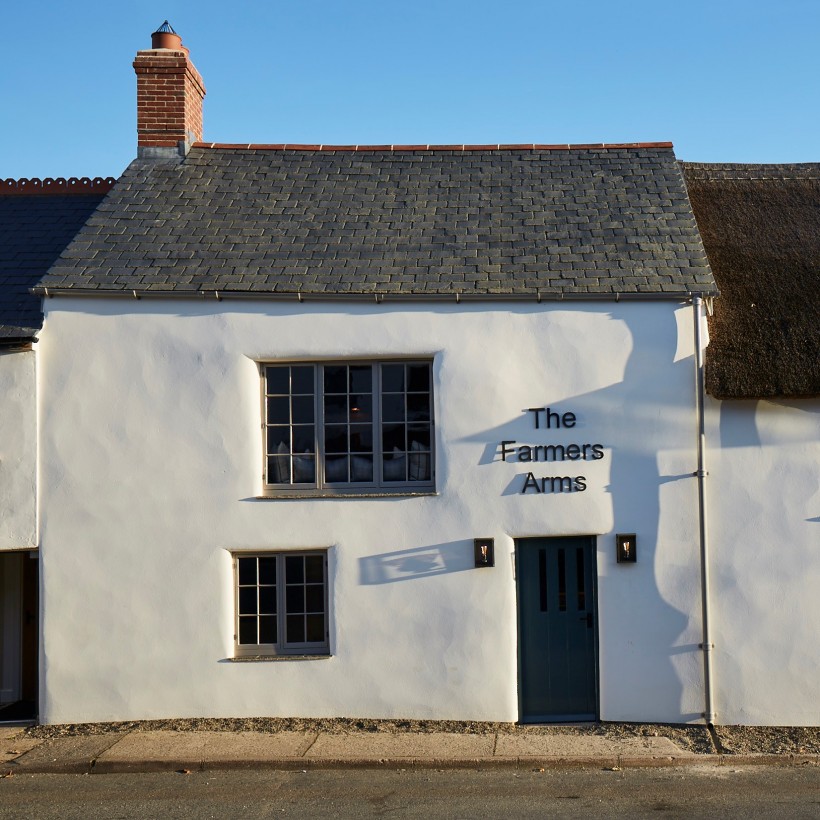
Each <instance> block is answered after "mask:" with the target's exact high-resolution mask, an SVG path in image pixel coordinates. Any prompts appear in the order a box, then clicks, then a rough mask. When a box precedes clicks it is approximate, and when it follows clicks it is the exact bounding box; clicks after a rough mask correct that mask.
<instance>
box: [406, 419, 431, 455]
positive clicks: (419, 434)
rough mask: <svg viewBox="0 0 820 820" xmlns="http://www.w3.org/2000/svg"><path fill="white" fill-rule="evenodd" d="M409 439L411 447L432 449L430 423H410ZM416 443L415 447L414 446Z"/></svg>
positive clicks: (408, 426)
mask: <svg viewBox="0 0 820 820" xmlns="http://www.w3.org/2000/svg"><path fill="white" fill-rule="evenodd" d="M407 441H408V442H409V443H410V449H411V450H413V449H419V450H430V449H431V448H430V425H429V424H408V425H407ZM414 445H415V448H414Z"/></svg>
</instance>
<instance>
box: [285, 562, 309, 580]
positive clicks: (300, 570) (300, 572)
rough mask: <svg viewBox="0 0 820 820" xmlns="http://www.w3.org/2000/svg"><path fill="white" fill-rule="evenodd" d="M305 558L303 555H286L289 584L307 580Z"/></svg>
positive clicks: (286, 578) (286, 575)
mask: <svg viewBox="0 0 820 820" xmlns="http://www.w3.org/2000/svg"><path fill="white" fill-rule="evenodd" d="M304 562H305V559H304V558H303V557H302V556H301V555H286V556H285V581H286V582H287V583H288V584H303V583H304V581H305V563H304Z"/></svg>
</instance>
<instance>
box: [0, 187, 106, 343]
mask: <svg viewBox="0 0 820 820" xmlns="http://www.w3.org/2000/svg"><path fill="white" fill-rule="evenodd" d="M113 182H114V180H113V179H109V180H95V181H92V180H70V181H67V180H44V181H42V182H41V181H40V180H5V181H3V182H0V345H7V344H16V343H25V342H29V341H31V340H32V339H34V338H35V336H36V335H37V331H38V330H39V329H40V327H41V325H42V322H43V313H42V310H41V307H40V303H41V300H40V297H39V296H35V295H33V294H32V293H31V288H33V287H34V286H35V285H36V284H37V282H38V281H39V280H40V278H41V277H42V276H43V275H44V274H45V272H46V271H47V270H48V269H49V267H51V265H52V263H53V262H54V260H55V259H57V257H58V256H59V255H60V254H61V253H62V252H63V251H64V250H65V248H66V246H67V245H68V244H69V242H70V241H71V240H72V239H73V238H74V236H75V235H76V234H77V231H79V230H80V228H81V226H82V225H83V223H84V222H85V221H86V219H88V217H89V216H90V215H91V213H92V212H93V211H94V209H95V208H96V207H97V205H99V203H100V202H101V201H102V198H103V196H104V195H105V192H106V191H107V190H108V189H109V188H110V187H111V185H112V184H113Z"/></svg>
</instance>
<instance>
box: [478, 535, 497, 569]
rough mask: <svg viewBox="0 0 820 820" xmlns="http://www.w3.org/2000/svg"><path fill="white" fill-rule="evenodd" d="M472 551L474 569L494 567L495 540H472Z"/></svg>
mask: <svg viewBox="0 0 820 820" xmlns="http://www.w3.org/2000/svg"><path fill="white" fill-rule="evenodd" d="M473 549H474V551H475V565H476V567H494V566H495V539H493V538H474V539H473Z"/></svg>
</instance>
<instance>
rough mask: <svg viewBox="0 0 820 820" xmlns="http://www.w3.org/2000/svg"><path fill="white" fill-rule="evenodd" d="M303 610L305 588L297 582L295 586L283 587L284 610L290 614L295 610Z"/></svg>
mask: <svg viewBox="0 0 820 820" xmlns="http://www.w3.org/2000/svg"><path fill="white" fill-rule="evenodd" d="M304 611H305V588H304V587H303V586H302V585H301V584H299V585H297V586H290V585H288V586H287V587H286V588H285V612H287V613H288V614H289V615H292V614H293V613H295V612H304Z"/></svg>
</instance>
